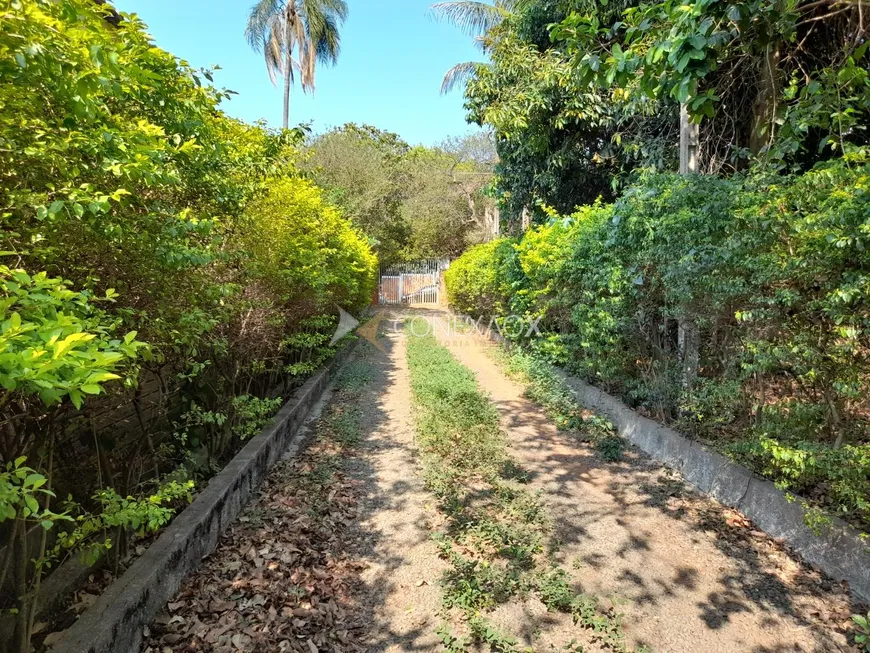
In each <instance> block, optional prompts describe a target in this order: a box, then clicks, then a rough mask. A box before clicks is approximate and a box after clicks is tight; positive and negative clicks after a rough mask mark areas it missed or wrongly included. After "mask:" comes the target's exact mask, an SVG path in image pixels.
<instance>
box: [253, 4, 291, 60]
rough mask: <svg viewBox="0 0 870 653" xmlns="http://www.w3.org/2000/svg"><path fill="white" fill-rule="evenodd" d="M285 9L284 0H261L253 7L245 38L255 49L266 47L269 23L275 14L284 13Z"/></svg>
mask: <svg viewBox="0 0 870 653" xmlns="http://www.w3.org/2000/svg"><path fill="white" fill-rule="evenodd" d="M283 9H284V0H260V1H259V2H258V3H257V4H255V5H254V6H253V7H251V12H250V14H248V23H247V25H246V26H245V40H247V42H248V45H250V46H251V47H252V48H253V49H254V50H255V51H257V52H259V51H260V50H261V49H263V48H264V47H266V41H267V34H268V32H269V23H270V21H271V19H272V18H273V17H274V16H276V15H278V14H281V13H283Z"/></svg>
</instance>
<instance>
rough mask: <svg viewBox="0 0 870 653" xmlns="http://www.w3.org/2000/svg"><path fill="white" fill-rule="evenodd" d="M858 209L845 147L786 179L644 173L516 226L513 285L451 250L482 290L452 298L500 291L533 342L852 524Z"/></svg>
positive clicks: (862, 225) (859, 355)
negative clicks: (607, 202) (529, 225)
mask: <svg viewBox="0 0 870 653" xmlns="http://www.w3.org/2000/svg"><path fill="white" fill-rule="evenodd" d="M868 215H870V165H868V164H867V163H866V162H865V161H864V160H863V159H861V158H860V157H857V156H853V157H852V158H851V159H843V160H838V161H835V162H830V163H825V164H820V165H818V166H816V167H815V168H814V169H812V170H810V171H808V172H806V173H804V174H801V175H790V176H789V175H781V174H777V175H770V174H767V173H751V174H746V175H744V176H735V177H732V178H730V179H723V178H719V177H714V176H677V175H670V174H665V175H663V174H655V175H646V176H642V177H641V178H640V179H639V180H638V181H637V183H636V184H635V185H633V186H632V187H631V188H629V189H628V190H627V191H626V192H625V193H624V194H623V195H622V197H620V198H619V199H618V200H617V201H616V202H615V204H613V205H612V206H593V207H585V208H583V209H580V210H578V211H577V213H575V214H574V215H572V216H569V217H567V218H561V217H558V216H556V217H554V218H553V219H552V220H551V222H550V224H548V225H545V226H542V227H536V228H533V229H531V230H529V231H528V232H527V233H526V235H525V236H524V238H523V239H522V240H521V241H520V242H519V243H517V244H515V245H513V247H514V249H515V250H516V252H517V256H518V260H519V263H520V266H521V268H522V273H523V279H521V280H518V279H517V278H516V277H515V276H514V278H513V279H512V280H511V281H510V282H508V280H507V278H506V277H504V276H503V277H499V274H498V271H499V270H500V269H501V267H500V265H499V263H498V260H501V259H503V258H504V255H501V256H500V257H498V259H497V257H496V256H495V251H496V249H495V247H491V248H490V249H488V250H483V249H479V250H475V251H472V252H471V254H469V255H467V256H468V257H469V258H468V259H467V260H463V258H464V257H463V258H460V259H459V260H458V261H457V262H455V263H454V267H455V268H456V269H457V270H469V269H473V270H475V271H476V272H474V273H467V274H466V276H467V277H469V278H476V280H477V282H478V286H475V285H474V283H471V284H469V285H467V286H466V291H465V292H464V293H463V292H462V291H457V290H454V292H453V294H451V301H455V298H459V299H460V300H461V302H462V304H461V305H462V306H463V307H468V306H472V307H477V308H480V307H482V306H488V305H490V304H491V299H490V297H492V296H493V292H492V289H494V288H498V289H508V290H509V291H510V292H511V293H512V294H511V296H510V297H505V296H504V295H503V294H502V295H499V299H498V301H499V302H500V303H501V304H502V305H505V304H508V305H511V306H513V307H514V308H515V309H517V308H519V309H522V310H524V311H525V312H526V313H528V314H529V315H533V316H540V317H542V321H541V324H542V326H544V327H545V330H546V332H545V334H544V337H543V338H541V339H539V340H538V341H537V342H536V343H534V347H535V348H536V349H537V350H538V352H539V353H544V354H545V355H546V356H548V357H549V358H550V360H553V361H555V362H558V363H561V364H564V365H566V366H568V367H569V368H571V369H572V370H573V371H575V372H576V373H579V374H581V375H582V376H584V377H586V378H587V379H589V380H591V381H593V382H595V383H598V384H600V385H603V386H604V387H606V388H608V389H610V390H612V391H616V392H619V393H621V394H622V395H623V396H624V397H625V398H626V399H627V400H628V401H629V402H630V403H632V404H634V405H636V406H639V407H641V408H642V409H644V410H646V411H647V412H649V413H651V414H653V415H654V416H656V417H658V418H659V419H663V420H666V421H671V422H673V423H675V424H676V425H677V426H678V427H679V428H681V429H682V430H684V431H686V432H688V433H690V434H692V435H694V436H695V437H698V438H701V439H703V440H705V441H707V442H711V443H713V444H716V445H719V446H722V447H723V448H725V449H727V450H728V451H729V452H730V453H732V455H735V456H738V457H739V458H740V459H741V460H743V461H744V462H746V463H748V464H750V465H751V466H752V467H753V468H755V469H756V470H758V471H760V472H762V473H764V474H766V475H767V476H768V477H770V478H772V479H774V480H776V481H777V482H778V483H779V484H780V485H781V486H782V487H784V488H787V489H791V490H794V491H796V492H801V493H802V494H803V495H804V496H806V497H807V498H810V499H813V500H817V501H819V502H821V503H822V504H824V505H826V506H827V507H829V508H831V509H834V510H835V511H836V512H837V513H839V514H841V515H843V516H845V517H847V518H851V519H853V520H855V521H858V522H863V523H864V524H865V525H866V523H867V522H868V521H870V506H868V491H870V490H868V486H867V482H866V479H867V478H868V471H870V469H868V464H867V459H868V452H870V445H868V423H867V421H866V417H865V416H866V414H867V408H868V405H867V401H866V396H867V394H868V390H870V388H868V386H867V369H868V359H867V355H868V351H870V261H868V258H867V256H866V254H865V248H866V247H867V226H866V221H867V216H868ZM487 256H489V260H485V258H486V257H487ZM483 271H487V272H488V276H484V274H483ZM481 280H485V283H483V284H480V281H481ZM481 287H482V288H483V291H481V297H482V299H481V300H477V299H476V297H475V295H474V292H475V291H476V289H477V288H481ZM469 290H470V291H471V292H469ZM475 302H477V303H475ZM463 310H467V309H466V308H463ZM692 327H693V328H695V329H696V330H697V333H698V340H699V348H698V350H699V351H698V354H699V366H698V370H697V378H692V377H687V376H686V371H685V368H684V360H683V352H682V351H681V339H680V334H681V330H687V329H689V328H692ZM683 332H685V331H683ZM687 379H688V380H687ZM845 470H848V471H845Z"/></svg>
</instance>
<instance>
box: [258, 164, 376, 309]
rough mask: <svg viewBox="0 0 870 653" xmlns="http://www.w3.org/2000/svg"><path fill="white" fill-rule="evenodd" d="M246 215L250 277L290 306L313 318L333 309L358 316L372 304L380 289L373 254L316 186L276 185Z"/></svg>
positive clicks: (290, 182)
mask: <svg viewBox="0 0 870 653" xmlns="http://www.w3.org/2000/svg"><path fill="white" fill-rule="evenodd" d="M245 215H246V219H247V220H248V221H249V222H248V226H247V228H246V229H245V230H244V234H243V236H242V241H243V242H242V246H243V248H244V250H245V251H246V252H249V253H250V255H251V260H250V268H251V269H250V272H251V273H253V274H254V275H257V276H261V277H262V278H263V279H264V280H266V281H267V282H268V283H269V284H270V285H272V286H273V287H274V288H275V289H276V291H277V292H279V293H280V294H281V296H282V298H283V300H284V301H285V303H288V304H291V305H295V306H302V305H305V307H306V308H305V310H306V311H307V312H308V313H313V312H317V311H320V310H322V309H323V307H324V306H330V305H332V304H338V305H340V306H343V307H344V308H346V309H347V310H351V311H356V310H360V309H362V308H364V307H365V306H367V305H368V303H369V302H370V301H371V297H372V294H373V292H374V289H375V285H376V284H377V275H376V259H375V256H374V254H372V252H371V250H370V249H369V246H368V243H367V242H366V239H365V237H364V236H363V235H362V234H360V233H359V232H358V231H356V230H355V228H354V227H353V225H351V223H350V221H349V220H347V219H345V218H343V217H342V216H341V214H340V213H339V212H338V210H337V209H335V208H334V207H332V206H330V205H328V204H327V203H326V202H325V201H324V199H323V196H322V193H321V191H320V189H318V188H317V187H315V186H314V185H313V184H311V182H309V181H305V180H303V179H297V178H291V179H283V180H280V181H276V182H275V183H274V184H273V185H272V186H271V188H270V189H269V192H268V194H267V195H265V196H264V197H262V198H260V199H258V200H256V201H255V202H254V203H253V204H251V205H250V206H249V207H248V210H247V211H246V214H245Z"/></svg>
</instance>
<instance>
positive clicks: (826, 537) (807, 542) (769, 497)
mask: <svg viewBox="0 0 870 653" xmlns="http://www.w3.org/2000/svg"><path fill="white" fill-rule="evenodd" d="M554 369H556V368H554ZM556 373H557V374H558V375H559V376H560V377H561V378H562V379H563V380H564V381H565V383H566V385H567V386H568V388H570V390H571V391H572V392H573V393H574V395H575V396H576V397H577V400H578V402H579V403H580V404H581V405H583V406H585V407H586V408H589V409H590V410H594V411H596V412H598V413H601V414H603V415H606V416H607V417H609V418H610V420H611V421H612V422H613V425H614V426H615V427H616V430H617V431H618V432H619V434H620V435H621V436H622V437H624V438H625V439H626V440H628V441H629V442H631V443H632V444H634V445H636V446H637V447H638V448H639V449H641V450H643V451H644V452H646V453H647V454H649V456H651V457H652V458H654V459H656V460H658V461H660V462H662V463H664V464H665V465H667V466H668V467H672V468H673V469H675V470H677V471H679V472H680V474H682V476H683V478H685V479H686V481H687V482H688V483H690V484H691V485H693V486H694V487H695V488H696V489H698V490H699V491H701V492H703V493H704V494H707V495H709V496H711V497H713V498H715V499H716V500H717V501H719V502H720V503H723V504H725V505H726V506H729V507H731V508H735V509H737V510H739V511H740V512H742V513H743V514H744V515H746V516H747V517H748V518H749V519H751V520H752V521H753V522H755V524H756V525H757V526H758V527H759V528H760V529H761V530H763V531H764V532H765V533H767V534H769V535H771V536H773V537H777V538H782V540H784V541H785V542H786V543H787V544H788V545H789V546H790V547H791V548H792V549H793V550H794V551H795V552H797V553H798V554H800V556H801V557H803V558H804V560H806V561H808V562H810V563H812V564H815V565H818V567H819V568H821V569H822V570H823V571H825V573H827V574H828V575H829V576H832V577H833V578H835V579H837V580H845V581H848V583H849V585H850V586H851V587H852V590H853V592H854V593H855V594H856V595H858V596H859V597H860V598H862V599H863V600H870V541H865V540H862V539H861V538H860V536H859V532H858V531H857V530H856V529H854V528H852V527H851V526H849V525H848V524H845V523H844V522H842V521H841V520H838V519H836V520H834V523H833V524H832V525H831V527H829V528H826V529H825V530H824V532H823V533H822V534H820V535H816V534H815V533H813V532H812V531H811V530H810V529H809V528H808V527H807V525H806V523H805V521H804V510H803V508H802V507H801V505H800V502H798V501H789V500H788V499H787V498H786V495H785V493H784V492H782V490H780V489H778V488H777V487H776V486H775V485H774V484H773V483H771V482H770V481H767V480H765V479H763V478H760V477H759V476H757V475H755V474H753V473H752V472H751V471H749V470H748V469H746V468H745V467H742V466H741V465H738V464H737V463H735V462H732V461H731V460H729V459H728V458H726V457H725V456H723V455H721V454H719V453H716V452H715V451H711V450H710V449H708V448H707V447H705V446H703V445H701V444H699V443H697V442H694V441H692V440H689V439H688V438H685V437H683V436H682V435H680V434H679V433H677V432H676V431H674V430H673V429H670V428H668V427H666V426H662V425H661V424H659V423H658V422H654V421H653V420H651V419H647V418H646V417H642V416H640V415H638V414H637V413H636V412H635V411H633V410H631V409H630V408H629V407H628V406H626V405H625V404H623V403H622V402H621V401H620V400H619V399H616V398H615V397H612V396H610V395H609V394H607V393H606V392H602V391H601V390H599V389H598V388H595V387H593V386H591V385H589V384H587V383H585V382H583V381H581V380H580V379H577V378H574V377H572V376H569V375H568V374H565V373H564V372H563V371H562V370H559V369H556Z"/></svg>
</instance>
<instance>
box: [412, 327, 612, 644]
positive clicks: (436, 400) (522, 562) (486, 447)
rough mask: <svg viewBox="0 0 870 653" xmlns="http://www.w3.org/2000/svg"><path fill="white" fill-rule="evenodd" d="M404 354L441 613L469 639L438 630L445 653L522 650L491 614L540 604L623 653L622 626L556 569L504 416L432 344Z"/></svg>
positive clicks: (429, 340)
mask: <svg viewBox="0 0 870 653" xmlns="http://www.w3.org/2000/svg"><path fill="white" fill-rule="evenodd" d="M407 353H408V366H409V370H410V375H411V391H412V395H413V399H414V403H415V405H416V407H417V415H416V419H415V427H416V433H417V437H418V443H419V446H420V450H421V458H422V463H423V473H424V479H425V481H426V484H427V486H428V487H429V489H430V490H431V491H432V492H433V493H434V494H435V496H436V498H437V500H438V507H439V510H440V512H441V513H442V514H443V516H444V517H445V519H446V525H445V527H444V528H443V529H442V530H441V532H439V533H437V534H436V535H435V536H434V539H435V541H436V543H437V545H438V548H439V552H440V554H441V556H442V557H443V558H444V559H445V560H447V561H448V562H449V563H450V568H449V569H448V570H447V572H445V574H444V576H443V578H442V580H441V585H442V599H443V604H444V607H445V609H446V610H447V613H448V614H451V613H452V614H454V615H455V614H456V613H457V612H458V614H459V615H461V616H462V618H463V620H464V626H465V628H464V629H465V630H466V631H467V632H466V634H465V635H457V634H456V633H455V632H454V631H453V630H452V629H451V628H450V627H449V626H447V625H444V626H442V628H441V629H439V635H440V637H441V639H442V643H443V644H444V647H445V649H446V650H447V651H454V652H460V651H469V650H472V648H473V647H475V646H477V645H481V644H483V645H487V646H488V647H489V650H490V651H505V652H512V653H513V652H518V651H521V650H524V649H522V648H521V647H520V645H519V643H518V642H517V640H516V639H514V638H513V637H511V636H510V635H509V634H506V633H503V632H502V631H501V630H499V629H498V628H497V627H495V625H494V624H493V623H492V622H491V621H490V620H489V619H487V617H486V614H487V612H489V611H491V610H492V609H493V608H495V607H496V606H498V605H500V604H504V603H507V602H508V601H510V600H512V599H515V598H517V599H521V600H522V599H524V598H525V597H526V596H528V595H535V596H537V597H538V598H539V599H540V600H541V601H542V602H543V603H544V605H545V606H546V607H547V609H548V610H551V611H557V612H562V613H566V614H570V615H571V616H572V617H573V619H574V622H575V623H578V624H581V625H582V626H584V627H586V628H589V629H591V630H592V632H593V633H594V634H595V638H596V639H597V640H598V641H600V642H601V643H602V644H603V645H605V646H607V647H608V648H610V649H611V650H614V651H620V652H623V651H627V650H628V648H627V646H626V644H625V637H624V635H623V633H622V629H621V626H620V623H619V620H618V618H616V617H613V616H610V615H608V614H605V613H603V612H601V611H599V610H598V607H597V603H598V602H597V600H596V599H595V598H594V597H591V596H588V595H585V594H582V593H578V592H575V591H574V589H573V588H572V587H571V585H570V583H569V580H568V574H567V572H565V571H564V570H562V569H560V568H559V567H558V566H557V565H556V564H555V562H554V561H553V554H554V553H555V550H556V545H555V544H554V543H553V542H552V538H551V528H550V523H549V520H548V517H547V515H546V511H545V509H544V507H543V505H542V503H541V501H540V499H539V497H538V496H537V495H535V494H534V493H532V492H531V491H530V490H529V489H528V488H527V487H524V484H525V483H527V482H528V476H527V474H526V473H525V472H524V471H523V470H522V469H520V468H519V466H518V465H517V463H516V461H514V460H513V459H512V458H511V457H510V455H509V453H508V448H507V442H506V440H505V437H504V434H503V433H502V432H501V429H500V427H499V414H498V411H497V410H496V409H495V407H494V406H493V405H492V402H491V401H490V400H489V398H488V397H487V396H486V395H484V394H483V393H482V392H481V390H480V388H479V387H478V385H477V382H476V380H475V378H474V375H473V374H472V373H471V371H470V370H468V369H467V368H466V367H464V366H463V365H462V364H460V363H459V362H458V361H457V360H456V359H455V358H453V356H452V355H451V354H450V352H449V351H448V350H447V349H446V348H444V347H442V346H440V345H438V344H437V342H436V340H435V338H434V337H432V336H415V335H413V334H409V335H408V345H407ZM573 650H577V649H573Z"/></svg>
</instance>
